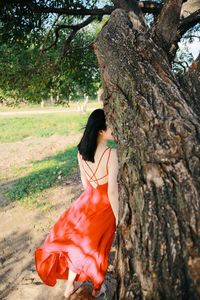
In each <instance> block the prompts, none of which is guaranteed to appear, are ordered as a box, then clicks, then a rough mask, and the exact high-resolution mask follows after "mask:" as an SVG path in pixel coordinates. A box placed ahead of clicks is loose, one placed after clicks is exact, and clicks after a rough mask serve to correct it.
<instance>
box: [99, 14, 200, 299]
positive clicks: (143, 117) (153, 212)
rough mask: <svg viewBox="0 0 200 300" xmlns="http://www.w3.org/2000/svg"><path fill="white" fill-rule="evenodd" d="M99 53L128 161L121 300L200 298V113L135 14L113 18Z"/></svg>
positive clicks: (107, 103)
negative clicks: (191, 103) (198, 117)
mask: <svg viewBox="0 0 200 300" xmlns="http://www.w3.org/2000/svg"><path fill="white" fill-rule="evenodd" d="M157 38H158V37H157ZM95 52H96V55H97V59H98V62H99V66H100V70H101V76H102V81H103V88H104V97H103V99H104V108H105V111H106V115H107V119H108V122H109V123H110V124H112V126H113V128H114V136H115V139H116V141H117V144H118V155H119V163H120V172H119V187H120V219H121V223H120V226H119V231H118V237H119V239H118V241H119V242H118V263H117V270H118V274H119V277H118V290H117V293H116V299H120V300H122V299H154V300H156V299H162V300H165V299H169V300H172V299H173V300H174V299H185V300H186V299H187V300H190V299H191V300H195V299H198V298H199V296H198V289H197V283H198V281H199V278H200V276H199V275H200V274H199V270H200V256H199V251H200V250H199V239H198V236H199V231H200V227H199V211H200V210H199V209H200V207H199V206H200V205H199V204H200V201H199V198H200V197H199V196H200V195H199V194H200V160H199V159H200V126H199V123H198V119H197V115H196V114H195V113H194V112H193V111H192V109H191V108H190V107H189V106H188V104H187V102H186V99H185V98H184V97H185V92H183V91H182V89H181V86H180V83H179V82H178V80H177V78H176V76H175V75H174V73H173V72H172V70H171V67H170V65H169V61H168V57H167V55H166V56H165V55H164V52H163V51H161V50H160V49H159V47H157V46H156V44H155V42H154V41H153V40H152V38H151V34H150V32H149V31H148V30H147V29H146V28H145V27H143V25H142V23H140V22H139V19H137V17H136V16H135V15H133V14H132V13H127V12H125V11H124V10H122V9H116V10H115V11H114V12H113V13H112V15H111V17H110V19H109V21H108V22H107V24H106V25H105V26H104V27H103V29H102V31H101V32H100V34H99V36H98V38H97V40H96V43H95Z"/></svg>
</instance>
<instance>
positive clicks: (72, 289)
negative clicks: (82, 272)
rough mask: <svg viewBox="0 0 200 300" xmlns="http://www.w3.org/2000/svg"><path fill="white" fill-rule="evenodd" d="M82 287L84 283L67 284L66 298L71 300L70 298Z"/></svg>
mask: <svg viewBox="0 0 200 300" xmlns="http://www.w3.org/2000/svg"><path fill="white" fill-rule="evenodd" d="M81 285H82V282H79V281H74V282H73V283H72V284H71V283H68V282H67V287H66V290H65V292H64V297H65V298H67V299H69V297H70V296H71V295H72V294H73V293H75V292H76V291H77V290H78V289H79V288H80V287H81Z"/></svg>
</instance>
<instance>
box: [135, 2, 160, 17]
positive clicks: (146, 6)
mask: <svg viewBox="0 0 200 300" xmlns="http://www.w3.org/2000/svg"><path fill="white" fill-rule="evenodd" d="M138 5H139V7H140V8H141V10H142V12H143V13H144V14H145V13H150V14H154V15H158V14H159V13H160V12H161V9H162V7H163V4H161V3H155V2H152V1H139V2H138Z"/></svg>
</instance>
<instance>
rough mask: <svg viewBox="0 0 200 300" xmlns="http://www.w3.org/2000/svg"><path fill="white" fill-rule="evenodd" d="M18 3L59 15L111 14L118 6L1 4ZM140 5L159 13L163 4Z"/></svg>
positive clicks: (9, 0) (22, 0)
mask: <svg viewBox="0 0 200 300" xmlns="http://www.w3.org/2000/svg"><path fill="white" fill-rule="evenodd" d="M11 3H13V4H18V3H21V4H23V5H26V6H28V7H29V8H30V9H31V11H32V12H34V13H39V14H42V13H55V14H59V15H68V16H71V15H72V16H87V15H96V16H103V15H110V14H111V13H112V11H113V10H114V9H115V8H116V6H115V7H114V6H109V5H106V6H104V7H103V8H91V9H87V8H84V7H83V6H80V5H79V7H77V8H69V7H67V6H65V7H54V6H51V7H48V6H44V5H39V4H36V3H33V1H32V0H7V1H5V0H2V1H1V5H2V6H6V5H7V4H11ZM137 3H138V6H139V7H140V9H141V10H142V12H143V13H152V14H155V15H157V14H159V13H160V11H161V9H162V6H163V5H162V4H160V3H155V2H154V1H138V2H137Z"/></svg>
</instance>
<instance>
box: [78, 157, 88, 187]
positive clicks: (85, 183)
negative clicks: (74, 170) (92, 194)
mask: <svg viewBox="0 0 200 300" xmlns="http://www.w3.org/2000/svg"><path fill="white" fill-rule="evenodd" d="M77 158H78V164H79V169H80V174H81V181H82V184H83V188H84V190H85V189H86V188H87V177H86V175H85V172H84V170H83V166H82V162H81V158H80V154H79V153H78V155H77Z"/></svg>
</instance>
